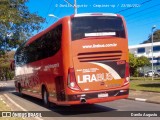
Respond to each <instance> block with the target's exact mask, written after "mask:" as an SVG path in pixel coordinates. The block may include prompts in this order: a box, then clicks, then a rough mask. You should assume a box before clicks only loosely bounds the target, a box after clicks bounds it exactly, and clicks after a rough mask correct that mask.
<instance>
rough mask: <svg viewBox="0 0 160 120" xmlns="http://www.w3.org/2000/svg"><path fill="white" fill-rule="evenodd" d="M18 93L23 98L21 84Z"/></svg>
mask: <svg viewBox="0 0 160 120" xmlns="http://www.w3.org/2000/svg"><path fill="white" fill-rule="evenodd" d="M18 92H19V95H20V96H21V97H22V96H23V93H22V87H21V84H20V83H18Z"/></svg>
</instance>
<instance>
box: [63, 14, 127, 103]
mask: <svg viewBox="0 0 160 120" xmlns="http://www.w3.org/2000/svg"><path fill="white" fill-rule="evenodd" d="M70 30H71V44H70V45H71V46H70V53H71V61H72V63H71V64H70V66H69V69H68V79H67V85H68V89H67V90H66V93H67V94H68V97H67V98H68V101H70V102H71V103H72V104H79V102H80V103H89V104H92V103H98V102H107V101H112V100H117V99H123V98H127V97H128V93H129V63H128V62H129V60H128V38H127V31H126V24H125V21H124V19H123V17H122V16H120V15H117V14H111V13H108V14H77V15H74V16H71V18H70Z"/></svg>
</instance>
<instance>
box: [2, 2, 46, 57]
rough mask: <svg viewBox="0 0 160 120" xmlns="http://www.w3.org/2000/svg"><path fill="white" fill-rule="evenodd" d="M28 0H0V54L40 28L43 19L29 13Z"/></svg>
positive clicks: (14, 46)
mask: <svg viewBox="0 0 160 120" xmlns="http://www.w3.org/2000/svg"><path fill="white" fill-rule="evenodd" d="M27 1H28V0H0V28H1V29H0V54H1V55H2V54H3V55H4V52H3V51H4V50H11V49H13V48H16V47H17V46H18V45H19V44H21V43H22V42H23V41H25V40H26V39H28V38H29V37H30V36H31V35H32V33H33V32H34V31H35V30H39V29H41V23H43V22H44V19H43V18H42V17H40V16H39V15H38V14H37V13H30V12H29V9H28V7H27V6H26V4H25V3H26V2H27Z"/></svg>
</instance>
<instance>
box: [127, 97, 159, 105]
mask: <svg viewBox="0 0 160 120" xmlns="http://www.w3.org/2000/svg"><path fill="white" fill-rule="evenodd" d="M127 99H128V100H134V101H139V102H147V103H154V104H160V102H158V101H152V100H147V99H143V98H127Z"/></svg>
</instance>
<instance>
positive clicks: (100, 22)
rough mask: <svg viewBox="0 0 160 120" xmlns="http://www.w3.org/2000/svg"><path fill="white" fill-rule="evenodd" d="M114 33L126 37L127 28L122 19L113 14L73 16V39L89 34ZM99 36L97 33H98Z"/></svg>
mask: <svg viewBox="0 0 160 120" xmlns="http://www.w3.org/2000/svg"><path fill="white" fill-rule="evenodd" d="M95 34H99V35H100V36H102V35H103V36H105V35H109V34H111V35H114V36H116V37H121V38H125V30H124V26H123V22H122V19H121V18H119V17H111V16H87V17H74V18H72V40H77V39H81V38H85V37H88V36H92V35H93V36H94V35H95ZM96 36H97V35H96Z"/></svg>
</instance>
